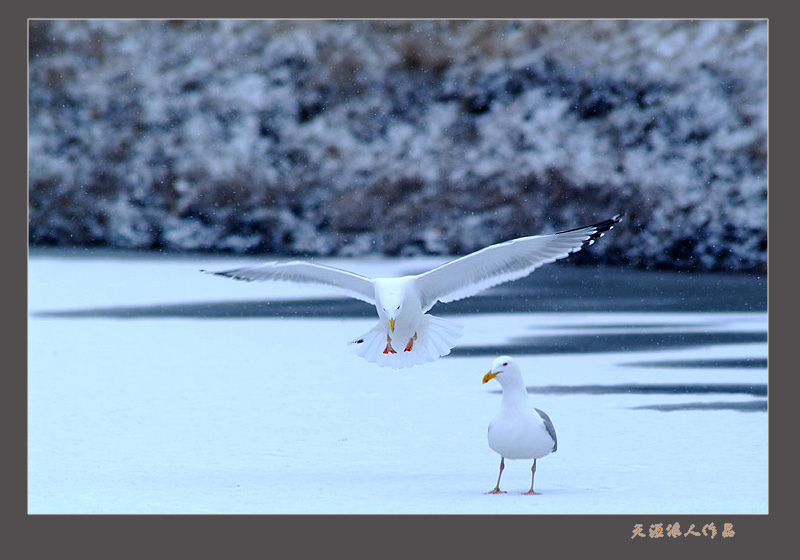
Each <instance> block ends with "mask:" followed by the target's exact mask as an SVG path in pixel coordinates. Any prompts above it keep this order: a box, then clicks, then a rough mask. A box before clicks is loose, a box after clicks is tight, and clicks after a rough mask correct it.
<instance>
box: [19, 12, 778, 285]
mask: <svg viewBox="0 0 800 560" xmlns="http://www.w3.org/2000/svg"><path fill="white" fill-rule="evenodd" d="M29 147H30V161H29V163H30V185H29V191H30V242H31V243H32V244H64V245H66V244H90V245H110V246H115V247H130V248H158V249H169V250H225V251H235V252H271V253H281V254H295V255H297V254H310V255H335V254H343V255H358V254H364V253H369V252H382V253H386V254H408V253H461V252H466V251H471V250H474V249H477V248H479V247H481V246H484V245H486V244H489V243H492V242H497V241H501V240H504V239H508V238H511V237H515V236H520V235H530V234H535V233H540V232H544V231H553V230H557V229H560V228H566V227H574V226H578V225H584V224H586V223H591V222H592V221H599V220H602V219H605V218H607V217H610V216H611V215H612V214H615V213H617V212H625V213H626V220H625V221H624V222H623V224H621V225H620V226H619V227H618V228H617V229H615V231H614V234H613V235H609V236H606V237H605V238H604V240H603V242H602V243H598V244H596V245H594V246H592V248H591V249H590V250H587V251H585V252H581V254H580V255H579V258H578V259H577V260H584V261H586V260H602V261H604V262H612V263H623V262H625V263H631V264H635V265H639V266H647V267H662V268H694V269H704V270H712V269H729V270H759V271H761V270H765V269H766V263H767V247H766V236H767V219H766V212H767V187H766V185H767V175H766V168H767V24H766V22H765V21H758V22H751V21H698V22H688V21H560V22H559V21H456V22H450V21H413V22H403V21H390V22H378V21H33V22H31V27H30V138H29Z"/></svg>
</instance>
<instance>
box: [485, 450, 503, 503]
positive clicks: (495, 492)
mask: <svg viewBox="0 0 800 560" xmlns="http://www.w3.org/2000/svg"><path fill="white" fill-rule="evenodd" d="M504 468H506V458H505V457H502V456H501V457H500V474H499V475H497V484H495V486H494V488H492V489H491V490H489V491H488V492H486V493H487V494H505V493H506V491H505V490H500V477H501V476H503V469H504Z"/></svg>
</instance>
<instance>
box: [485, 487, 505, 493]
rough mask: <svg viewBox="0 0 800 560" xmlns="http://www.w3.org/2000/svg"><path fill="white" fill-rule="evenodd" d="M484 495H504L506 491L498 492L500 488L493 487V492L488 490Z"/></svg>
mask: <svg viewBox="0 0 800 560" xmlns="http://www.w3.org/2000/svg"><path fill="white" fill-rule="evenodd" d="M486 493H487V494H505V493H506V491H505V490H500V488H499V487H495V488H494V489H493V490H489V491H488V492H486Z"/></svg>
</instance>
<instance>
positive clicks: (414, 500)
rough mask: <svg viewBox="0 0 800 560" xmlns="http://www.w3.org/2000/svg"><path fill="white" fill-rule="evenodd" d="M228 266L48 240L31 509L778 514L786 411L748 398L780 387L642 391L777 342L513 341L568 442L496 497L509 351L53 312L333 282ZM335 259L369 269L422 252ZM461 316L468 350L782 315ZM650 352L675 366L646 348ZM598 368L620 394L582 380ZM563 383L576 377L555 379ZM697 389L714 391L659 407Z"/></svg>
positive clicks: (32, 432) (286, 327)
mask: <svg viewBox="0 0 800 560" xmlns="http://www.w3.org/2000/svg"><path fill="white" fill-rule="evenodd" d="M230 262H231V261H230V259H221V258H216V259H215V258H202V257H188V258H187V257H184V258H178V259H163V258H162V259H147V258H144V259H116V258H113V257H99V258H97V257H95V258H70V259H65V258H57V257H53V256H48V255H42V256H36V255H32V257H31V259H30V262H29V307H30V312H31V315H30V323H29V383H28V388H29V395H28V398H29V457H28V460H29V479H28V496H29V504H28V506H29V512H30V513H317V512H323V513H590V514H594V513H597V514H599V513H636V514H649V513H669V514H678V513H702V514H712V513H725V514H738V513H748V514H752V513H756V514H760V513H767V512H768V503H767V490H768V469H767V467H768V464H767V455H768V454H767V451H768V415H767V413H766V412H764V411H763V410H758V409H755V410H749V409H748V408H747V407H746V405H750V404H752V403H755V402H758V401H763V397H757V396H753V395H751V394H746V393H740V394H737V393H726V394H721V393H702V392H698V393H691V392H689V393H666V392H654V393H643V392H640V391H636V390H633V389H632V387H633V388H635V387H636V386H634V385H632V384H639V385H648V384H675V385H685V386H687V387H695V386H697V385H702V384H706V383H708V384H729V385H730V384H745V385H752V386H755V387H758V386H764V385H766V383H767V370H766V369H765V368H761V367H739V368H736V367H707V368H703V367H692V368H689V367H670V364H669V363H668V362H676V361H685V360H732V359H756V360H765V359H766V357H767V344H766V342H749V343H741V344H739V343H732V344H726V343H720V344H716V345H708V346H689V347H685V348H682V349H675V348H665V349H663V350H655V351H636V352H616V351H615V352H611V353H605V352H599V353H573V354H540V355H518V356H516V357H517V358H518V360H519V361H520V363H521V366H522V369H523V375H524V377H525V379H526V382H527V384H528V385H529V386H530V387H533V388H534V389H535V390H534V391H533V392H532V394H531V398H532V401H533V403H534V404H535V405H536V406H537V407H538V408H541V409H543V410H545V411H547V412H548V413H549V415H550V417H551V418H552V420H553V422H554V424H555V427H556V430H557V433H558V437H559V446H558V452H557V453H555V454H552V455H550V456H548V457H545V458H544V459H541V460H540V461H539V462H538V469H537V475H536V487H537V490H539V491H540V492H542V494H541V495H540V496H522V495H519V493H520V492H522V491H525V490H527V488H528V486H529V484H530V463H529V462H528V461H508V462H507V463H506V470H505V472H504V474H503V481H502V484H501V487H502V488H503V489H504V490H507V491H508V493H507V494H504V495H499V496H497V495H486V494H484V492H486V491H487V490H490V489H491V488H492V487H493V485H494V483H495V481H496V479H497V472H498V466H499V456H497V455H496V454H495V453H494V452H493V451H491V450H490V449H489V447H488V445H487V442H486V428H487V425H488V423H489V421H490V420H491V419H492V418H493V416H494V414H495V413H496V411H497V410H498V408H499V404H500V396H499V393H498V389H499V385H497V384H496V383H489V384H487V385H482V384H481V378H482V376H483V374H484V373H485V372H486V371H487V370H488V368H489V366H490V363H491V360H492V358H493V357H494V356H495V354H492V355H485V356H484V355H479V356H470V357H454V356H447V357H445V358H443V359H440V360H438V361H436V362H433V363H431V364H427V365H424V366H420V367H415V368H411V369H405V370H392V369H383V368H379V367H377V366H374V365H373V364H369V363H367V362H364V361H363V360H361V359H360V358H358V357H357V356H355V354H353V352H352V351H351V350H350V348H349V347H348V346H347V344H346V343H347V341H348V340H350V339H352V338H353V337H354V336H356V335H358V334H360V333H362V332H363V331H365V330H367V329H368V328H369V327H370V326H371V325H372V324H373V323H374V320H373V319H361V318H355V319H354V318H271V317H267V318H258V319H235V318H232V319H204V318H202V317H197V318H181V319H172V318H167V319H165V318H158V317H154V318H137V319H114V318H107V317H97V318H92V317H88V318H87V317H83V318H74V317H69V316H61V317H59V316H53V315H50V316H45V315H41V314H40V313H41V312H53V311H61V310H78V309H87V308H103V307H124V306H130V307H136V306H142V305H153V304H170V305H172V304H175V303H179V302H187V303H188V302H191V303H197V302H208V303H218V302H220V301H237V300H238V301H249V300H253V299H258V298H262V297H263V298H269V299H293V298H307V297H310V296H322V295H325V294H330V292H325V291H323V290H322V289H318V290H317V289H312V288H308V287H302V288H299V287H295V286H290V285H283V284H258V283H242V282H234V281H226V280H224V279H219V278H214V277H210V276H207V275H203V274H199V273H198V272H197V271H198V269H200V268H215V267H224V266H226V265H227V264H229V263H230ZM237 262H238V261H237ZM327 262H331V263H333V264H337V265H340V266H346V267H347V268H350V269H352V270H356V271H358V272H360V273H363V274H367V275H394V274H397V273H401V272H404V271H406V270H407V269H408V266H409V261H408V260H403V261H398V260H357V261H349V262H345V261H344V260H329V261H327ZM433 262H435V260H434V259H420V260H419V261H414V264H415V265H417V264H419V265H420V266H426V265H428V264H432V263H433ZM567 273H568V269H565V274H567ZM478 297H480V296H478ZM439 314H442V315H446V306H443V307H442V308H441V310H440V311H439ZM453 319H455V320H458V321H459V322H461V323H462V324H463V325H464V326H465V335H464V337H463V338H462V340H461V344H460V345H459V346H463V347H466V346H475V347H478V346H486V345H497V348H498V351H497V354H500V353H503V352H504V350H503V345H504V344H505V343H506V342H508V341H509V340H510V339H513V338H518V337H520V336H541V337H569V336H572V335H573V334H576V333H579V334H583V335H585V334H596V335H598V336H600V335H604V334H608V333H609V332H618V333H620V332H621V333H625V332H628V331H630V330H631V329H632V328H635V326H636V325H639V327H640V328H639V329H638V331H637V332H647V331H648V330H652V331H654V332H656V333H658V332H669V331H670V330H672V331H675V332H739V333H766V329H767V314H766V312H748V313H744V312H735V313H733V312H718V313H677V312H676V313H671V312H659V313H588V312H587V313H561V314H559V313H494V314H493V313H483V314H474V315H459V316H457V317H453ZM642 362H658V363H659V364H660V365H658V364H657V365H655V366H653V365H652V364H650V365H631V364H639V363H642ZM673 365H674V364H673ZM697 365H702V363H699V364H697ZM734 365H735V364H734ZM586 385H591V386H594V385H602V386H606V388H607V389H608V391H607V392H602V391H601V392H595V393H590V392H585V391H584V392H581V391H580V390H579V389H580V387H581V386H586ZM554 386H557V387H559V388H561V389H560V390H559V391H554V390H547V388H548V387H554ZM570 387H572V388H575V389H576V390H575V391H570ZM615 387H616V388H619V387H621V388H622V389H619V390H615ZM625 388H628V389H625ZM697 403H700V404H703V403H705V405H706V406H708V407H709V408H706V409H704V408H701V407H695V406H688V407H684V408H680V407H678V409H677V410H671V411H665V410H662V409H658V408H641V407H648V406H651V405H695V404H697ZM719 403H725V405H723V406H720V405H719ZM737 404H742V405H745V406H743V407H742V409H740V410H737V409H736V407H735V405H737ZM725 406H733V408H725Z"/></svg>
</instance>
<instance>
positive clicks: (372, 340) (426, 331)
mask: <svg viewBox="0 0 800 560" xmlns="http://www.w3.org/2000/svg"><path fill="white" fill-rule="evenodd" d="M462 332H463V327H462V326H461V325H459V324H458V323H455V322H453V321H450V320H448V319H442V318H441V317H435V316H433V315H424V316H423V317H422V321H421V322H420V324H419V327H418V329H417V340H416V341H414V346H413V348H412V349H411V350H410V351H407V352H406V351H404V350H403V347H404V346H405V342H404V341H401V342H398V343H396V344H394V345H393V346H394V347H395V349H396V350H397V353H396V354H391V353H389V354H384V353H383V350H384V348H386V333H385V332H384V330H383V329H382V328H381V326H380V324H378V325H375V326H374V327H373V328H371V329H370V330H369V331H367V332H366V333H364V334H363V335H362V336H360V337H358V338H357V339H355V340H353V341H352V342H351V343H350V344H353V345H354V346H355V352H356V354H357V355H359V356H361V357H362V358H364V359H365V360H367V361H368V362H372V363H374V364H376V365H378V366H381V367H392V368H395V369H400V368H406V367H411V366H416V365H420V364H424V363H425V362H432V361H434V360H436V359H437V358H439V357H440V356H446V355H447V354H449V353H450V350H451V349H452V348H453V346H455V345H456V342H457V341H458V339H459V338H460V337H461V334H462Z"/></svg>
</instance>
